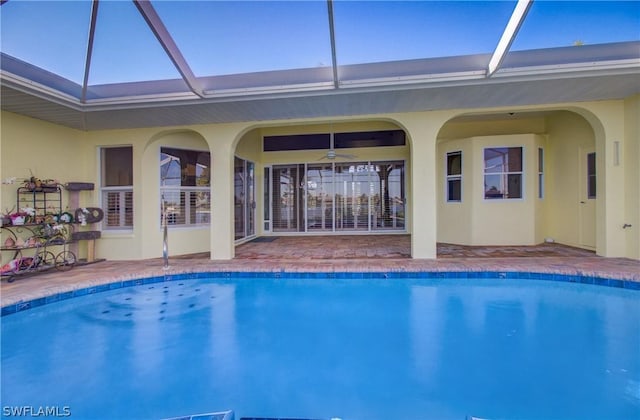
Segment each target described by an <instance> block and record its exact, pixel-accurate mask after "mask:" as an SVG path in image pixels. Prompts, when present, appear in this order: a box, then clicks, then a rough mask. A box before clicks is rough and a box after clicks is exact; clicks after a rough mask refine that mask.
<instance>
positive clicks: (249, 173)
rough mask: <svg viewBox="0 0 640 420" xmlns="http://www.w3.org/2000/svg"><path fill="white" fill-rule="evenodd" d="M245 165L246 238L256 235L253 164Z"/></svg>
mask: <svg viewBox="0 0 640 420" xmlns="http://www.w3.org/2000/svg"><path fill="white" fill-rule="evenodd" d="M246 163H247V165H246V177H247V185H246V191H247V193H246V197H247V200H246V204H247V210H246V214H247V216H246V236H253V235H255V234H256V196H255V164H254V163H253V162H249V161H247V162H246Z"/></svg>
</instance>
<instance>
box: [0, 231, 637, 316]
mask: <svg viewBox="0 0 640 420" xmlns="http://www.w3.org/2000/svg"><path fill="white" fill-rule="evenodd" d="M410 249H411V237H410V235H344V236H280V237H262V238H257V239H256V240H253V241H250V242H247V243H244V244H241V245H238V246H237V247H236V257H235V258H234V259H233V260H227V261H213V260H210V259H209V254H208V253H199V254H190V255H182V256H170V258H169V267H168V268H167V269H165V268H164V267H163V264H164V262H163V260H162V259H161V258H154V259H148V260H140V261H102V262H99V263H95V264H89V265H80V266H78V267H74V268H73V269H72V270H70V271H66V272H59V271H56V270H51V271H48V272H44V273H40V274H38V275H35V276H19V277H16V279H15V281H13V282H11V283H10V282H8V281H7V280H6V279H3V280H2V284H1V288H0V294H1V306H3V307H4V306H7V305H11V304H16V303H20V302H26V301H30V300H33V299H38V298H43V297H47V296H53V295H57V294H60V293H66V292H73V291H74V290H78V289H84V288H91V287H94V286H100V285H104V284H109V283H114V282H119V281H126V280H131V279H139V278H146V277H154V276H170V275H173V274H183V273H195V272H299V273H304V272H329V273H338V272H382V273H389V272H424V271H428V272H446V271H452V272H478V271H492V272H514V271H516V272H537V273H553V274H567V275H585V276H597V277H604V278H615V279H622V280H631V281H638V282H640V261H638V260H631V259H627V258H604V257H598V256H596V255H595V254H594V253H593V252H591V251H587V250H583V249H578V248H572V247H568V246H565V245H560V244H546V243H545V244H540V245H535V246H480V247H468V246H460V245H451V244H438V258H437V259H422V260H421V259H412V258H410Z"/></svg>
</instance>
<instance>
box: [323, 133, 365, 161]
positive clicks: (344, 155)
mask: <svg viewBox="0 0 640 420" xmlns="http://www.w3.org/2000/svg"><path fill="white" fill-rule="evenodd" d="M355 157H356V155H352V154H348V153H336V150H335V148H334V141H333V131H332V132H331V133H330V134H329V150H327V153H326V154H325V155H324V156H322V157H321V158H320V159H318V160H323V159H329V160H334V159H335V158H341V159H354V158H355Z"/></svg>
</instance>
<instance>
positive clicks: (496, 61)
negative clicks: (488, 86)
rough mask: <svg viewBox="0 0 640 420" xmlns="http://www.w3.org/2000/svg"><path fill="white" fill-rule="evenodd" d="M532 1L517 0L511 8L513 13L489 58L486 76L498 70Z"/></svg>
mask: <svg viewBox="0 0 640 420" xmlns="http://www.w3.org/2000/svg"><path fill="white" fill-rule="evenodd" d="M532 3H533V0H518V3H517V4H516V7H515V8H514V9H513V13H512V14H511V18H510V19H509V23H507V27H506V28H505V30H504V32H503V33H502V37H501V38H500V41H499V42H498V46H497V47H496V49H495V51H494V52H493V55H492V56H491V60H489V67H488V68H487V77H491V75H492V74H493V73H495V72H496V70H498V68H499V67H500V64H502V60H504V57H505V54H506V53H507V51H509V48H510V47H511V44H512V43H513V40H514V39H515V37H516V34H517V33H518V30H519V29H520V26H521V25H522V22H524V18H525V16H526V15H527V12H529V8H530V7H531V4H532Z"/></svg>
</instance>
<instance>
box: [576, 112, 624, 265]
mask: <svg viewBox="0 0 640 420" xmlns="http://www.w3.org/2000/svg"><path fill="white" fill-rule="evenodd" d="M585 108H587V109H588V110H589V111H590V112H591V113H592V114H589V113H584V112H580V113H581V115H583V116H584V117H585V118H586V119H587V120H588V121H589V123H590V124H591V126H592V127H593V131H594V134H595V140H596V176H597V181H596V182H597V184H596V194H597V202H596V253H597V254H598V255H601V256H604V257H625V256H626V236H625V233H626V232H625V230H624V229H623V228H622V226H623V225H624V223H625V177H624V174H625V171H624V168H625V166H624V165H625V162H624V159H623V153H624V148H625V142H624V140H625V135H624V134H625V133H624V127H625V120H624V116H625V113H624V102H622V101H611V102H598V103H592V104H588V105H586V106H585ZM616 143H617V144H616ZM616 149H617V150H616Z"/></svg>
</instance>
